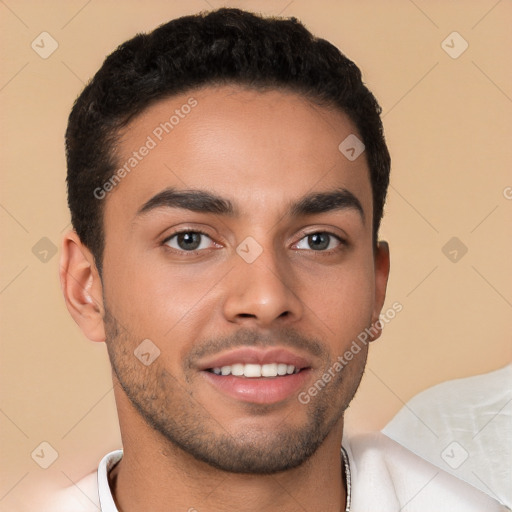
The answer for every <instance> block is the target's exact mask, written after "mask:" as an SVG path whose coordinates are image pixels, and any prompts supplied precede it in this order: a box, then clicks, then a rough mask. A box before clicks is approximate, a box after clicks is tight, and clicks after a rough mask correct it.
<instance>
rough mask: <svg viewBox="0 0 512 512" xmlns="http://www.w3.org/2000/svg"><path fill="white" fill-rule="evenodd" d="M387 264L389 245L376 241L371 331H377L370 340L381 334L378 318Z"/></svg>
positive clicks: (384, 296) (383, 295)
mask: <svg viewBox="0 0 512 512" xmlns="http://www.w3.org/2000/svg"><path fill="white" fill-rule="evenodd" d="M389 266H390V263H389V245H388V243H387V242H383V241H382V242H378V244H377V248H376V249H375V303H374V309H373V314H372V327H373V329H372V331H374V330H376V331H377V333H376V334H375V335H372V341H374V340H376V339H377V338H379V337H380V335H381V334H382V325H381V323H380V322H378V320H379V315H380V313H381V311H382V307H383V306H384V300H385V299H386V289H387V286H388V277H389Z"/></svg>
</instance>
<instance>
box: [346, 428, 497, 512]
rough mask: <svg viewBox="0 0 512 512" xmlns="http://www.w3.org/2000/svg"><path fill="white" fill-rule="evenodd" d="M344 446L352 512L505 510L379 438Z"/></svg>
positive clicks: (367, 437) (361, 438)
mask: <svg viewBox="0 0 512 512" xmlns="http://www.w3.org/2000/svg"><path fill="white" fill-rule="evenodd" d="M343 445H344V446H345V448H346V449H347V452H348V453H349V458H350V464H351V473H352V511H353V512H361V511H366V510H379V512H395V511H398V510H400V511H402V512H431V511H432V510H436V512H444V511H446V512H481V511H482V510H485V511H486V512H495V511H496V512H501V511H505V510H507V509H506V508H504V507H503V506H502V505H500V504H499V503H498V502H497V501H495V500H493V499H492V498H490V497H489V496H487V495H486V494H484V493H483V492H481V491H479V490H478V489H476V488H474V487H472V486H471V485H469V484H467V483H465V482H463V481H462V480H460V479H458V478H456V477H454V476H452V475H450V474H448V473H446V472H444V471H443V470H441V469H440V468H438V467H436V466H434V465H432V464H430V463H429V462H427V461H425V460H423V459H422V458H420V457H418V456H417V455H415V454H414V453H412V452H411V451H409V450H407V449H406V448H404V447H403V446H401V445H399V444H398V443H396V442H395V441H393V440H391V439H389V438H388V437H387V436H385V435H383V434H381V433H375V434H369V435H364V436H358V437H353V438H350V439H349V440H348V441H344V443H343Z"/></svg>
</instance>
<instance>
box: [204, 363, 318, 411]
mask: <svg viewBox="0 0 512 512" xmlns="http://www.w3.org/2000/svg"><path fill="white" fill-rule="evenodd" d="M201 373H202V374H203V375H204V377H205V379H206V380H207V381H208V382H209V383H210V384H211V385H212V386H213V387H214V388H215V389H217V390H218V391H220V392H221V393H223V394H225V395H228V396H230V397H231V398H234V399H236V400H239V401H242V402H250V403H253V404H274V403H277V402H281V401H283V400H286V399H287V398H289V397H290V396H293V395H294V394H295V393H297V392H298V391H299V390H300V389H301V387H303V386H304V383H305V381H306V379H307V378H308V376H309V373H310V370H309V369H304V370H301V371H300V372H299V373H294V374H292V375H286V376H282V377H259V378H250V377H235V376H233V375H226V376H221V375H216V374H215V373H212V372H208V371H203V372H201Z"/></svg>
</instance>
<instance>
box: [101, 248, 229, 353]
mask: <svg viewBox="0 0 512 512" xmlns="http://www.w3.org/2000/svg"><path fill="white" fill-rule="evenodd" d="M136 260H137V259H136V258H134V257H133V255H132V256H131V257H130V258H126V259H125V260H124V261H123V263H122V265H118V266H117V268H115V270H114V269H113V268H112V269H105V270H106V272H105V275H109V277H110V280H109V282H107V283H105V288H106V291H108V294H107V300H108V303H109V304H111V305H113V306H115V310H114V311H113V312H114V313H115V315H116V316H117V318H118V319H119V320H120V321H121V322H123V323H124V325H126V327H130V330H132V332H133V333H134V334H135V333H136V334H137V335H138V336H139V337H140V336H142V337H143V338H149V339H155V340H157V339H158V340H173V341H174V340H175V339H177V336H176V335H177V334H178V333H179V336H178V338H180V340H181V338H182V337H183V336H184V335H185V339H183V340H182V341H183V344H185V343H186V342H187V339H186V338H187V336H186V333H187V332H188V333H189V337H191V334H190V333H191V329H189V328H188V327H191V328H192V323H193V322H195V321H197V319H198V318H203V317H204V316H205V315H206V313H207V312H206V311H205V308H206V305H207V304H208V301H209V296H210V295H212V294H213V295H214V293H213V290H212V289H213V288H214V287H215V284H216V283H218V282H220V281H221V280H222V276H223V275H224V274H225V273H226V272H227V271H228V270H229V269H228V268H226V269H224V266H223V265H206V264H205V265H201V264H198V265H186V264H184V265H172V266H171V265H168V264H166V263H165V261H162V258H155V259H154V260H152V261H144V263H143V264H141V263H140V261H136ZM109 272H110V274H109ZM210 307H211V304H210ZM192 334H193V333H192Z"/></svg>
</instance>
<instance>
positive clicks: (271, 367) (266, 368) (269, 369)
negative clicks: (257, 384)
mask: <svg viewBox="0 0 512 512" xmlns="http://www.w3.org/2000/svg"><path fill="white" fill-rule="evenodd" d="M261 376H262V377H277V364H276V363H272V364H264V365H263V366H262V367H261Z"/></svg>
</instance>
